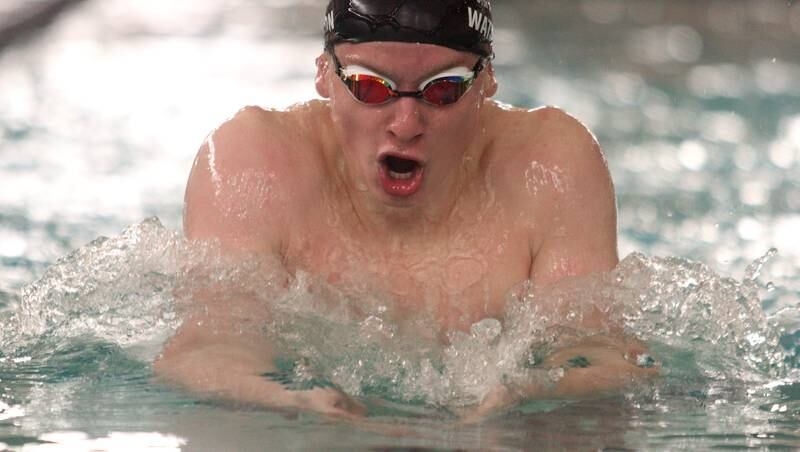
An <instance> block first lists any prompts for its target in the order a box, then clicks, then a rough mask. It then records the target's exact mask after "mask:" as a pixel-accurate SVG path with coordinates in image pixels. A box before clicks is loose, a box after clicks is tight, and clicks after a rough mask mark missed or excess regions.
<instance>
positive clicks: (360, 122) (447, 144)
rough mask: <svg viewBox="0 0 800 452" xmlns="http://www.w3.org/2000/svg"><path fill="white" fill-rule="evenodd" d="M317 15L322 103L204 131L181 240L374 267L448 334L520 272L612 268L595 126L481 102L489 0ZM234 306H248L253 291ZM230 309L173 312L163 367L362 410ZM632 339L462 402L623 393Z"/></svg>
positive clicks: (344, 7) (248, 393) (562, 360)
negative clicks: (284, 356)
mask: <svg viewBox="0 0 800 452" xmlns="http://www.w3.org/2000/svg"><path fill="white" fill-rule="evenodd" d="M323 22H324V31H325V42H324V50H323V51H322V52H321V54H320V55H319V57H318V58H317V60H316V69H317V74H316V80H315V83H316V90H317V92H318V93H319V95H320V96H321V97H322V98H323V100H317V101H311V102H307V103H304V104H300V105H297V106H294V107H292V108H290V109H289V110H288V111H272V110H263V109H260V108H257V107H247V108H244V109H243V110H241V111H240V112H239V113H238V114H237V115H236V116H235V117H234V118H232V119H231V120H229V121H227V122H226V123H224V124H223V125H221V126H220V127H219V128H218V129H217V130H216V131H214V132H213V133H212V134H211V135H210V136H209V138H208V139H207V140H206V142H205V144H204V145H203V146H202V148H201V149H200V151H199V154H198V156H197V159H196V161H195V164H194V166H193V169H192V172H191V175H190V177H189V181H188V184H187V189H186V199H185V210H184V232H185V235H186V237H187V238H188V239H190V240H193V241H207V240H215V241H217V242H218V243H219V244H220V245H221V247H222V249H223V251H224V252H225V253H226V254H227V255H229V256H232V257H236V256H251V255H259V256H265V257H275V258H277V260H279V261H280V262H281V263H282V265H283V267H284V269H285V271H286V273H287V275H289V276H288V277H289V278H291V276H292V275H294V274H296V272H299V271H304V272H308V273H311V274H315V275H319V276H321V277H324V278H326V279H327V281H329V282H330V283H331V284H336V285H340V286H342V287H347V286H348V284H350V283H352V284H356V283H361V282H363V281H365V280H367V281H369V283H370V284H371V286H372V287H374V288H375V290H376V291H378V292H380V293H387V294H391V297H392V300H394V301H395V302H396V304H397V306H398V309H399V310H401V311H403V312H408V313H413V312H419V311H422V310H427V311H430V312H433V315H434V317H435V319H436V321H437V322H438V323H439V325H440V327H441V330H442V331H449V330H454V329H461V330H466V329H468V328H469V326H470V325H471V324H473V323H475V322H477V321H480V320H481V319H484V318H487V317H493V318H502V314H503V311H504V307H505V305H504V298H505V295H506V294H507V293H508V292H509V290H510V289H511V288H512V287H514V286H516V285H518V284H519V283H520V282H523V281H526V280H531V281H533V283H534V284H536V285H537V286H539V287H547V286H548V285H551V284H553V283H555V282H557V281H559V280H562V279H564V278H568V277H575V276H580V275H586V274H590V273H596V272H606V271H609V270H611V269H613V268H614V267H615V266H616V265H617V263H618V255H617V242H616V240H617V238H616V205H615V196H614V189H613V185H612V181H611V177H610V175H609V170H608V168H607V165H606V161H605V159H604V157H603V154H602V152H601V150H600V147H599V145H598V143H597V141H596V140H595V138H594V136H593V135H592V134H591V133H590V132H589V131H588V130H587V129H586V128H585V127H584V126H583V125H582V124H581V123H580V122H579V121H578V120H576V119H575V118H573V117H571V116H570V115H568V114H566V113H565V112H563V111H561V110H559V109H556V108H540V109H536V110H524V109H517V108H513V107H510V106H506V105H503V104H500V103H498V102H496V101H494V100H492V97H493V96H494V95H495V93H496V92H497V86H498V85H497V80H496V79H495V67H494V65H493V64H492V59H493V56H494V50H495V49H494V48H493V42H492V35H493V30H494V25H493V23H492V11H491V2H489V1H487V0H441V1H436V2H422V1H407V0H358V1H355V0H331V1H330V3H329V5H328V7H327V10H326V13H325V15H324V21H323ZM500 51H502V50H500ZM247 181H250V183H247ZM254 181H255V182H254ZM352 284H351V285H352ZM236 310H237V311H238V312H239V314H240V315H241V313H242V312H245V313H246V314H247V315H248V316H250V317H251V318H257V317H258V315H261V314H259V313H260V312H261V311H263V306H261V305H259V304H257V303H255V302H251V303H250V304H248V302H247V301H244V302H242V306H237V309H236ZM230 311H232V309H231V308H227V309H226V308H225V307H221V308H219V309H208V310H204V311H202V313H198V314H197V316H196V317H194V318H192V319H190V320H189V321H186V322H184V326H183V327H182V328H181V330H180V331H179V332H178V333H177V334H176V336H175V337H173V338H172V339H171V340H170V342H169V343H168V344H167V346H166V347H165V349H164V351H163V353H162V355H161V356H160V357H159V359H158V360H157V361H156V363H155V370H156V372H157V374H158V375H160V376H161V377H163V378H165V379H167V380H168V381H171V382H175V383H177V384H180V385H182V386H184V387H186V388H188V389H190V390H193V391H197V392H200V393H204V394H209V395H213V396H215V397H220V398H223V399H228V400H234V401H239V402H244V403H252V404H258V405H262V406H266V407H271V408H276V409H283V408H286V409H293V410H309V411H315V412H318V413H323V414H327V415H332V416H341V417H347V418H353V417H358V416H361V415H363V414H364V413H365V409H364V406H363V405H362V404H361V403H359V402H358V401H357V400H354V399H352V398H350V397H348V396H347V395H345V394H343V393H340V392H338V391H337V390H336V389H335V388H332V387H330V386H329V385H326V384H310V385H308V384H295V383H294V382H292V381H291V380H290V379H289V378H288V377H286V375H284V374H282V373H281V372H280V370H279V369H278V368H277V367H276V365H275V363H274V358H275V356H274V355H273V350H272V349H271V347H270V344H268V343H266V341H265V339H264V337H263V335H262V334H260V333H248V332H246V331H242V328H239V327H238V326H237V324H236V322H237V319H236V318H234V317H233V316H232V314H230ZM211 323H213V324H214V325H215V328H213V329H212V328H209V327H208V325H209V324H211ZM639 348H640V347H638V346H632V345H630V343H629V342H628V341H626V340H623V339H611V338H607V339H603V340H588V341H585V342H584V343H580V344H574V345H573V346H570V347H568V348H565V349H563V350H559V351H557V352H555V353H553V354H551V355H550V356H549V357H548V361H547V362H546V364H547V365H548V366H551V367H553V368H563V369H564V372H565V374H564V378H562V379H561V380H560V381H559V383H558V384H557V385H556V386H555V387H554V388H541V387H531V388H519V387H517V388H511V389H510V388H504V387H500V388H498V389H497V390H496V391H493V393H492V394H490V395H489V396H487V398H486V400H485V401H484V403H482V404H481V405H480V406H479V407H478V408H477V409H476V411H474V412H473V415H474V414H475V413H477V414H478V415H485V414H488V413H491V412H492V411H493V410H496V409H499V408H501V407H503V406H507V405H508V404H510V403H514V401H516V400H519V399H521V398H526V397H573V396H574V397H583V396H586V395H591V394H597V393H600V392H603V391H608V390H615V389H618V388H621V387H623V386H624V385H625V384H627V382H629V381H631V380H632V379H637V378H640V377H644V376H648V375H652V374H653V372H655V371H656V370H655V369H653V368H645V367H642V366H638V365H637V359H638V358H637V357H638V356H639V355H641V354H643V353H644V350H641V351H639V350H638V349H639ZM576 357H578V358H576ZM651 367H652V366H651Z"/></svg>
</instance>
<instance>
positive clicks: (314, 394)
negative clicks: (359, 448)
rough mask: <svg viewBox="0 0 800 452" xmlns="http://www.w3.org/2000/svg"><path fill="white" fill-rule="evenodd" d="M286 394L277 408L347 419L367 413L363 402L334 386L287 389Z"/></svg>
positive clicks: (354, 418) (356, 417) (359, 417)
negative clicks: (296, 389)
mask: <svg viewBox="0 0 800 452" xmlns="http://www.w3.org/2000/svg"><path fill="white" fill-rule="evenodd" d="M284 395H285V396H286V397H285V398H283V400H282V401H281V402H282V403H279V406H277V407H276V408H288V409H297V410H300V411H308V412H313V413H317V414H321V415H324V416H328V417H333V418H337V419H345V420H351V421H355V420H359V419H361V418H363V417H364V416H365V415H366V414H367V408H366V407H365V406H364V404H362V403H361V402H359V401H357V400H355V399H353V398H352V397H350V396H348V395H347V394H344V393H343V392H340V391H338V390H336V389H333V388H315V389H311V390H306V391H288V390H287V391H285V393H284Z"/></svg>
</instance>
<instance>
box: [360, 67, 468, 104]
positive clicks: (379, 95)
mask: <svg viewBox="0 0 800 452" xmlns="http://www.w3.org/2000/svg"><path fill="white" fill-rule="evenodd" d="M344 81H345V84H346V85H347V87H348V88H349V89H350V92H351V93H352V94H353V97H355V98H356V100H358V101H360V102H363V103H365V104H370V105H379V104H383V103H386V102H388V101H390V100H391V99H392V98H394V97H419V98H422V99H423V100H425V102H428V103H429V104H432V105H437V106H443V105H450V104H454V103H456V102H458V100H459V99H461V97H462V96H464V94H465V93H466V92H467V90H468V89H469V87H470V85H471V81H472V80H471V79H464V78H462V77H445V78H441V79H437V80H433V81H432V82H430V83H428V84H427V85H426V86H425V88H424V89H423V90H422V91H419V92H410V93H401V92H398V91H395V90H394V89H392V87H391V85H390V84H389V82H387V81H386V80H383V79H382V78H380V77H375V76H373V75H366V74H353V75H348V76H346V77H344Z"/></svg>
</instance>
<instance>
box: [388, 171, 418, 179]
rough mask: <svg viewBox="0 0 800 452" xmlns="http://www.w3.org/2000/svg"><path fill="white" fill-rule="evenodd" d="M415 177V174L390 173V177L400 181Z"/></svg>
mask: <svg viewBox="0 0 800 452" xmlns="http://www.w3.org/2000/svg"><path fill="white" fill-rule="evenodd" d="M413 175H414V172H413V171H412V172H409V173H395V172H394V171H389V176H390V177H391V178H392V179H399V180H408V179H411V177H412V176H413Z"/></svg>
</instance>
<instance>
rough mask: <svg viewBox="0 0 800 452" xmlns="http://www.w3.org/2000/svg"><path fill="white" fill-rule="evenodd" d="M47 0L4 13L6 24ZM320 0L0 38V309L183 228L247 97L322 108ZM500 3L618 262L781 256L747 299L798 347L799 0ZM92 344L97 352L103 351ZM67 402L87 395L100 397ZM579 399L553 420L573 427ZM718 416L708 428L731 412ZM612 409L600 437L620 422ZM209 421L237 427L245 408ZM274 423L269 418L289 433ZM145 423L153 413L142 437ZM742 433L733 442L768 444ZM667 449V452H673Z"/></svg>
mask: <svg viewBox="0 0 800 452" xmlns="http://www.w3.org/2000/svg"><path fill="white" fill-rule="evenodd" d="M42 1H43V0H37V1H19V2H7V3H6V4H7V5H9V6H4V7H0V14H5V15H6V16H5V17H9V16H8V14H10V12H13V11H15V9H14V8H16V7H20V6H23V7H27V8H29V7H31V5H33V4H36V3H37V2H42ZM324 4H325V2H324V1H322V0H214V1H211V0H194V1H189V0H173V1H170V2H160V1H157V0H139V1H137V2H129V1H123V0H103V1H99V0H85V1H82V2H76V3H75V4H74V5H73V6H71V7H70V8H68V9H67V10H66V11H65V12H63V13H62V14H61V15H59V16H58V17H57V18H56V19H55V20H54V21H53V22H52V23H51V24H50V25H49V26H47V27H46V28H42V29H39V30H34V31H29V32H25V33H21V32H17V33H15V35H14V36H12V37H10V38H8V40H6V41H3V40H0V43H6V44H7V45H6V46H5V47H4V48H2V49H0V181H2V182H0V310H2V309H6V310H13V309H15V308H16V307H17V305H18V304H19V302H20V300H21V295H20V290H21V288H22V287H23V286H25V285H28V284H31V283H32V282H34V281H35V280H36V279H37V278H39V277H41V276H42V275H43V273H44V271H45V269H46V268H47V267H48V266H49V265H51V264H53V263H55V262H56V261H57V260H58V259H59V258H61V257H63V256H65V255H66V254H67V253H68V252H70V251H71V250H74V249H76V248H78V247H80V246H82V245H84V244H86V243H88V242H89V241H91V240H93V239H95V238H96V237H98V236H101V235H105V236H115V235H117V234H119V233H120V231H122V229H123V228H125V227H126V226H128V225H131V224H135V223H139V222H140V221H142V220H143V219H144V218H147V217H151V216H158V217H159V218H160V219H161V221H162V222H163V223H164V225H165V226H166V228H167V229H171V230H179V229H180V221H181V220H180V218H181V209H182V196H183V189H184V184H185V181H186V177H187V175H188V172H189V168H190V166H191V162H192V159H193V158H194V154H195V152H196V149H197V148H198V146H199V144H200V143H201V141H202V140H203V138H204V137H205V135H206V134H207V133H209V132H210V131H211V130H212V129H213V128H214V127H215V126H216V125H218V124H219V123H220V122H221V121H223V120H224V119H225V118H227V117H229V116H231V115H232V114H233V113H235V112H236V111H237V110H238V109H239V108H240V107H242V106H244V105H260V106H263V107H275V108H281V107H285V106H288V105H290V104H292V103H295V102H298V101H302V100H306V99H310V98H313V97H315V96H316V93H315V91H314V87H313V83H312V82H313V75H314V70H315V68H314V64H313V62H314V58H315V57H316V56H317V55H318V54H319V53H320V51H321V32H320V26H321V25H320V24H321V17H322V10H323V8H324ZM494 7H495V24H496V53H497V59H496V60H495V65H496V67H497V72H498V77H499V81H500V91H499V93H498V95H497V98H498V99H499V100H501V101H504V102H507V103H511V104H515V105H519V106H525V107H535V106H539V105H557V106H560V107H562V108H564V109H565V110H567V111H568V112H570V113H572V114H574V115H576V116H577V117H578V118H579V119H581V120H582V121H584V122H585V123H586V124H587V125H588V126H589V127H590V128H591V129H592V130H593V131H594V132H595V133H596V134H597V136H598V138H599V140H600V142H601V144H602V145H603V147H604V149H605V151H606V153H607V156H608V160H609V165H610V168H611V171H612V173H613V176H614V180H615V183H616V188H617V194H618V201H619V211H620V215H619V223H620V248H621V250H620V251H621V254H622V255H623V256H625V255H627V254H629V253H631V252H641V253H644V254H646V255H649V256H675V257H682V258H688V259H691V260H693V261H697V262H701V263H705V264H707V265H708V266H709V267H710V268H712V269H714V270H715V271H716V272H718V273H720V274H721V275H730V276H734V277H736V278H738V279H741V278H742V277H743V275H744V270H745V267H746V266H747V265H748V264H750V263H751V262H753V261H754V260H755V259H757V258H758V257H759V256H762V255H764V254H765V253H766V252H767V251H768V250H769V249H770V248H773V247H774V248H776V249H777V250H778V254H777V255H776V256H775V257H774V258H773V259H772V260H771V261H770V262H769V264H768V265H767V267H766V268H765V270H764V273H763V275H762V292H761V296H762V303H763V305H764V307H765V309H766V310H767V311H768V312H771V313H776V312H783V314H782V315H783V317H784V323H783V324H784V325H785V328H786V329H787V334H786V335H784V337H783V341H784V344H785V345H786V347H788V348H792V347H797V345H796V344H797V341H798V340H800V339H798V337H800V335H798V334H797V333H794V335H792V332H796V331H797V330H798V329H799V328H800V314H798V311H797V309H798V302H799V301H800V298H798V292H799V291H800V276H798V270H797V269H798V264H799V263H800V185H798V181H799V180H800V178H798V175H799V174H798V171H799V169H800V52H798V51H797V43H798V42H800V4H796V3H795V2H792V1H788V2H787V1H779V0H703V1H696V0H670V1H666V0H648V1H638V0H574V1H558V0H537V1H530V0H505V1H503V2H496V4H495V5H494ZM17 11H18V10H17ZM0 17H3V16H0ZM0 23H3V21H2V20H0ZM12 38H13V39H12ZM87 353H90V352H87ZM91 353H97V354H98V355H92V356H109V355H106V354H104V353H105V352H104V349H103V348H102V347H100V348H98V349H96V350H94V351H93V352H91ZM110 356H114V357H116V356H117V355H114V354H112V355H110ZM114 359H117V358H114ZM131 366H133V368H134V371H133V372H132V375H133V377H131V378H132V379H133V380H134V382H133V383H132V386H131V387H133V388H137V387H140V386H137V385H138V384H142V385H144V384H145V383H143V381H144V380H146V376H147V375H148V373H147V372H148V370H147V366H144V365H141V364H136V363H134V364H131ZM137 366H138V367H137ZM137 376H139V377H137ZM137 378H140V379H139V380H137ZM0 379H2V378H0ZM140 380H141V381H140ZM116 383H118V382H115V386H114V387H117V386H116ZM120 387H121V386H120ZM46 388H47V386H45V387H43V388H41V389H39V390H40V391H46V390H47V389H46ZM106 390H108V388H106ZM82 391H83V393H87V392H88V393H90V394H89V395H88V396H87V397H88V400H95V401H97V400H98V399H97V398H98V397H100V393H101V392H100V391H99V390H97V389H85V388H84V389H82ZM120 391H123V390H122V389H120ZM51 392H52V393H51V394H50V395H49V396H47V397H55V396H56V395H57V393H58V390H55V389H51ZM107 393H109V394H116V393H115V392H114V391H107ZM137 394H139V395H140V394H141V392H138V393H137ZM170 394H171V393H170ZM47 397H45V398H47ZM154 397H156V396H154ZM170 397H177V396H174V395H171V396H170ZM792 397H794V398H793V399H791V397H790V399H791V400H795V401H797V400H800V396H797V395H794V396H792ZM39 400H41V397H40V398H39ZM170 400H172V399H170ZM0 401H2V399H0ZM172 401H173V402H174V400H172ZM175 403H176V404H177V403H178V402H175ZM686 403H687V404H691V403H694V402H686ZM589 405H590V407H589V408H585V409H594V410H595V411H596V412H599V413H603V412H604V411H603V410H608V408H607V407H606V408H602V407H599V408H598V407H597V406H592V405H591V404H589ZM783 408H784V412H785V411H787V408H786V406H785V405H784V406H783ZM43 409H44V408H43ZM581 409H582V408H574V409H573V412H571V414H570V413H568V414H565V417H564V418H562V421H564V420H565V419H566V420H567V421H565V422H566V423H567V424H569V422H570V421H569V420H570V419H571V420H572V421H574V423H575V425H579V424H581V422H583V421H581V420H580V410H581ZM770 409H771V408H768V410H767V411H769V410H770ZM792 409H794V410H800V408H797V405H795V408H791V409H788V410H789V411H790V413H789V414H790V415H793V416H795V417H794V418H789V421H786V422H788V424H787V426H785V427H784V428H783V430H781V428H777V427H776V429H777V430H778V431H784V432H791V431H794V432H796V431H797V428H798V425H800V423H798V421H797V416H798V411H794V412H793V414H792V411H791V410H792ZM9 410H10V408H9V409H7V410H6V411H3V409H0V428H2V422H6V421H4V419H6V418H8V419H13V416H12V417H9V416H6V417H4V414H3V413H4V412H5V413H8V412H9ZM776 410H777V411H780V410H781V405H780V404H778V405H777V408H776ZM722 411H724V407H720V408H718V411H715V413H716V414H715V415H714V416H712V418H713V419H714V420H713V421H712V420H709V421H708V422H709V423H713V422H720V423H724V422H725V420H727V419H729V418H728V417H726V416H728V415H730V416H734V415H735V414H736V413H735V412H732V413H728V414H722ZM756 411H757V410H756ZM613 413H614V414H613V416H612V415H611V414H609V413H607V414H608V416H606V418H607V420H608V422H609V423H610V424H612V427H609V428H611V429H612V430H613V428H617V427H619V428H620V429H623V430H624V428H626V427H625V426H630V425H633V424H635V419H634V420H633V421H632V420H631V419H632V418H631V417H629V416H626V415H623V414H620V413H619V412H618V410H614V411H613ZM160 415H161V416H166V415H165V414H164V413H161V414H160ZM219 416H220V417H219V419H221V420H220V421H219V422H220V423H221V424H224V423H226V422H228V423H230V425H235V424H237V422H239V421H240V419H239V418H241V417H244V418H248V417H253V418H255V417H256V416H258V415H257V414H254V413H249V412H226V414H224V415H219ZM570 416H574V417H570ZM759 416H761V415H760V414H758V413H754V414H752V413H751V417H752V418H753V419H756V418H758V417H759ZM68 417H69V416H68V414H65V415H64V417H63V419H67V418H68ZM273 418H274V419H273V420H272V421H271V422H273V424H270V425H284V424H285V423H287V422H288V421H285V420H283V419H282V418H281V417H279V416H273ZM634 418H635V416H634ZM271 419H272V418H271ZM593 419H597V418H593ZM7 422H12V421H7ZM159 422H161V420H160V419H159V418H158V416H157V415H153V416H152V417H151V420H150V422H149V424H148V423H144V424H141V425H140V427H141V428H140V430H145V427H146V425H145V424H148V425H153V426H157V425H160V424H159ZM187 422H189V421H187ZM194 422H195V423H200V424H202V423H203V422H206V423H207V422H208V418H207V417H205V418H204V417H202V416H198V419H195V420H194ZM509 422H512V423H513V422H516V421H509ZM520 422H522V421H520ZM536 422H543V421H541V419H539V420H538V421H536ZM792 422H794V423H792ZM68 424H69V423H68V422H64V425H65V426H66V427H69V425H68ZM246 425H252V424H246ZM46 426H47V428H50V429H51V430H56V429H58V428H59V426H58V424H57V423H54V424H47V425H46ZM620 426H622V427H620ZM317 427H319V426H317ZM538 427H540V428H541V429H545V430H546V429H547V428H552V426H550V427H548V426H547V424H544V425H539V426H538ZM87 428H88V427H87ZM274 428H275V430H280V428H278V427H274ZM315 428H316V427H315ZM342 428H344V427H340V426H339V427H337V426H334V427H331V426H325V427H319V428H318V429H312V430H310V431H311V432H313V433H309V434H310V435H311V436H314V437H317V436H319V437H320V438H326V436H325V435H326V434H327V433H326V432H327V430H326V429H328V430H340V429H342ZM421 428H423V429H424V428H426V427H425V426H423V427H421ZM686 428H687V431H690V430H691V427H686ZM153 429H155V430H158V428H157V427H153ZM34 430H36V429H32V430H31V431H34ZM45 430H46V429H45ZM84 430H86V429H84ZM190 430H192V431H195V430H197V431H196V432H195V433H194V434H196V435H201V434H202V433H201V432H200V430H202V429H201V428H197V427H196V426H195V427H193V428H192V429H190ZM234 430H235V429H234ZM43 431H44V430H40V432H43ZM505 431H506V430H502V431H501V432H500V436H501V437H502V434H503V432H505ZM293 432H294V433H295V434H296V433H297V431H296V430H295V431H293ZM328 433H329V432H328ZM458 434H459V435H467V436H466V437H467V438H468V437H469V435H470V434H475V432H470V431H467V432H465V431H460V432H459V433H458ZM242 435H244V433H243V434H242ZM281 435H282V436H281ZM315 435H316V436H315ZM454 435H455V433H454ZM279 436H280V437H281V438H282V440H283V441H286V444H300V445H302V444H309V443H298V440H297V439H296V438H295V436H294V435H293V434H288V433H287V434H285V435H283V434H280V435H279ZM623 436H624V435H623ZM748 438H750V439H748V440H741V441H740V442H739V443H737V444H745V445H747V444H750V445H756V446H758V445H760V444H763V443H759V442H758V441H759V438H758V437H755V436H753V437H748ZM73 439H75V438H73ZM561 439H562V440H566V439H567V438H561ZM740 439H741V438H740ZM795 439H796V438H795ZM75 440H76V441H81V439H80V438H77V439H75ZM161 440H163V441H165V444H167V445H168V446H169V445H174V444H176V443H175V441H173V440H171V439H169V438H167V439H166V440H164V439H163V438H161ZM170 441H172V442H170ZM209 441H210V439H209ZM410 441H411V440H406V443H404V444H407V445H430V444H431V443H425V442H424V441H422V442H421V443H419V444H417V443H413V444H412V442H410ZM439 441H444V440H442V439H441V438H439ZM680 441H681V440H680V438H678V439H676V442H673V443H670V444H672V446H674V447H676V448H681V447H682V446H680V444H682V443H681V442H680ZM748 441H749V442H748ZM2 442H6V443H9V440H8V439H2V438H0V443H2ZM19 442H20V443H24V442H25V441H22V440H20V441H19ZM253 443H254V445H257V444H259V443H258V441H257V440H255V439H254V440H253ZM435 444H439V445H440V446H441V445H442V444H444V445H448V444H451V443H448V442H447V441H444V442H439V443H434V445H435ZM456 444H463V443H456ZM466 444H469V443H468V442H467V443H466ZM500 444H502V438H501V440H500ZM511 444H517V443H514V442H512V443H511ZM587 444H588V443H583V444H582V445H583V446H586V445H587ZM595 445H596V444H595ZM300 447H302V446H300ZM577 447H580V445H578V446H577ZM685 447H687V448H690V447H691V441H689V442H687V443H686V444H685ZM0 449H2V447H0Z"/></svg>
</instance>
